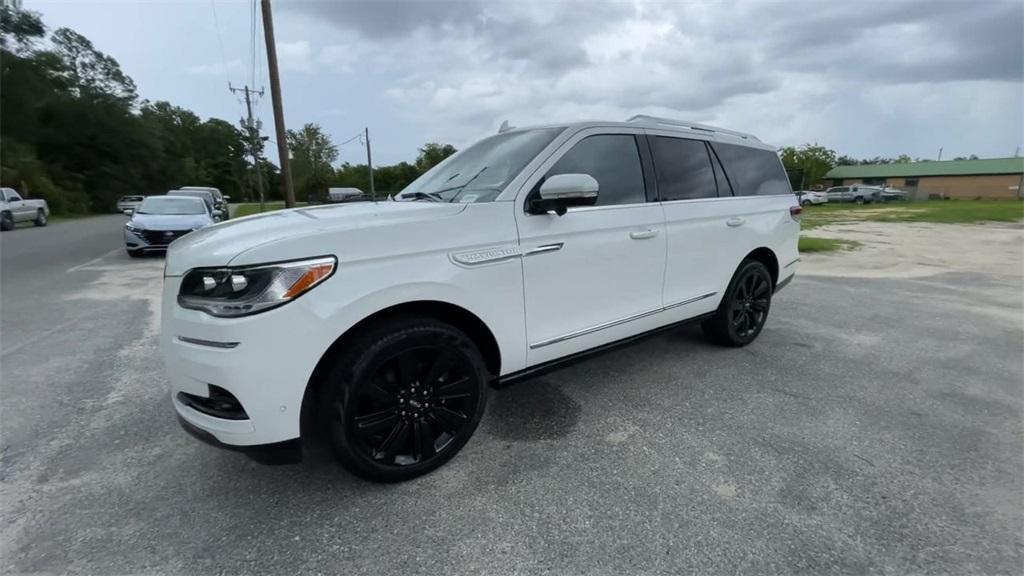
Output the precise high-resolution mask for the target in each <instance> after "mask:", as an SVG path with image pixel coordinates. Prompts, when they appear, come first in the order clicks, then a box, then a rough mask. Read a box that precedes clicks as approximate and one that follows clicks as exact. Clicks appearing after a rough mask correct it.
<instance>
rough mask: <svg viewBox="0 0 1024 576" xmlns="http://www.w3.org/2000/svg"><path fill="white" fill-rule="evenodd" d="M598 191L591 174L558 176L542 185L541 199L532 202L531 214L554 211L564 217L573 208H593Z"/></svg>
mask: <svg viewBox="0 0 1024 576" xmlns="http://www.w3.org/2000/svg"><path fill="white" fill-rule="evenodd" d="M597 191H598V184H597V180H594V177H593V176H591V175H590V174H556V175H555V176H551V177H549V178H547V179H545V180H544V183H543V184H541V186H540V194H539V198H538V197H534V198H532V199H531V200H530V206H529V209H530V213H531V214H547V213H548V212H550V211H552V210H554V212H555V214H558V215H559V216H562V215H563V214H565V212H566V210H567V209H568V208H569V207H571V206H593V205H594V204H595V203H596V202H597Z"/></svg>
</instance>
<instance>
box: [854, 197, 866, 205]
mask: <svg viewBox="0 0 1024 576" xmlns="http://www.w3.org/2000/svg"><path fill="white" fill-rule="evenodd" d="M853 203H854V204H864V197H863V196H857V197H856V198H854V199H853Z"/></svg>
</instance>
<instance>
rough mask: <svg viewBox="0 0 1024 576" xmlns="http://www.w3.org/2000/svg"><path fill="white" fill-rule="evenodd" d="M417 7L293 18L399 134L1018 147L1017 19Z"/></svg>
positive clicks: (979, 6)
mask: <svg viewBox="0 0 1024 576" xmlns="http://www.w3.org/2000/svg"><path fill="white" fill-rule="evenodd" d="M427 7H428V4H426V3H423V2H415V3H412V4H409V3H404V2H398V3H393V2H387V1H384V2H375V3H354V4H353V3H338V4H334V3H314V4H302V5H298V8H297V10H299V11H306V12H308V13H312V14H315V15H316V17H317V18H318V19H320V20H321V21H323V22H333V23H334V24H335V26H336V28H337V29H338V30H339V33H341V34H344V35H346V36H348V38H347V39H346V41H345V42H340V43H332V45H331V46H328V47H326V48H324V49H323V51H322V52H321V54H320V58H319V63H320V64H321V65H322V66H329V67H333V68H334V69H338V70H342V71H346V72H352V71H353V70H357V69H358V70H362V72H364V73H365V72H366V71H369V70H373V71H374V72H376V73H379V74H381V75H382V76H383V82H385V84H386V86H385V87H384V89H383V92H384V94H385V96H386V97H387V99H388V100H389V101H390V102H391V103H392V105H393V106H394V108H395V109H396V110H398V114H399V116H400V118H401V119H402V120H403V121H405V122H409V123H413V124H415V125H418V126H420V127H421V130H422V131H423V132H426V133H430V134H444V135H445V136H444V137H446V138H448V139H449V140H452V141H455V142H456V143H462V144H464V143H467V142H468V141H470V140H472V139H474V138H476V137H478V136H479V135H481V134H484V133H489V132H490V131H491V130H492V129H493V128H494V127H495V126H497V125H498V124H499V123H500V122H501V121H502V120H503V119H509V120H510V121H511V122H512V123H513V124H519V125H523V124H532V123H542V122H552V121H554V122H557V121H567V120H572V119H581V118H587V117H603V118H607V119H620V118H625V117H628V116H630V115H632V114H634V113H641V112H646V113H660V114H663V115H669V116H676V117H683V118H687V119H690V120H695V121H707V122H713V123H718V124H721V125H724V126H728V127H732V128H736V129H741V130H748V131H752V132H755V133H757V134H759V135H760V136H762V137H763V138H764V139H765V140H767V141H771V142H773V143H778V144H799V143H803V142H807V141H815V140H817V141H821V142H822V143H827V144H829V145H831V146H833V147H835V148H837V149H838V150H839V151H840V153H857V154H862V155H867V156H875V155H880V154H891V155H894V154H898V153H901V152H906V153H909V154H911V155H923V154H925V153H926V152H927V151H928V150H929V149H930V148H931V147H933V146H937V145H936V144H935V141H937V140H951V141H952V140H956V141H957V142H958V144H957V145H959V146H963V147H964V148H969V147H972V146H973V147H975V148H974V149H973V150H964V152H965V153H971V152H974V151H984V150H986V149H989V148H992V147H993V146H992V141H993V140H998V141H1001V142H1005V143H1012V144H1013V145H1016V144H1018V143H1019V142H1020V126H1021V119H1020V116H1021V112H1020V110H1021V108H1024V94H1022V85H1021V79H1022V75H1024V70H1022V67H1024V65H1022V63H1021V62H1022V56H1021V50H1020V47H1019V45H1018V44H1019V30H1020V28H1021V26H1022V25H1024V7H1022V5H1021V4H1020V3H1019V2H1012V1H1011V2H998V1H989V2H980V3H979V2H958V1H946V2H939V3H935V2H929V1H921V0H913V1H905V2H895V3H892V2H890V3H883V2H877V3H876V2H843V1H837V2H832V3H816V4H814V5H813V7H812V5H810V4H808V3H806V2H794V3H790V4H780V3H775V2H771V3H767V2H746V1H739V2H730V3H725V4H713V5H708V4H700V3H681V4H662V3H647V2H642V1H639V0H638V1H636V2H634V3H630V4H625V3H603V2H602V3H577V2H548V3H537V2H514V3H513V2H485V1H480V2H440V3H436V4H429V9H428V8H427ZM1014 30H1016V32H1014ZM1015 38H1016V39H1017V40H1014V39H1015ZM1015 42H1016V44H1015ZM368 58H372V59H373V64H372V66H370V65H367V64H366V62H365V60H366V59H368ZM968 94H973V95H974V96H973V98H974V99H973V101H972V100H970V99H966V95H968ZM947 95H948V96H949V97H947ZM980 102H984V103H985V104H986V106H991V107H983V106H979V105H978V104H977V103H980ZM1007 120H1010V122H1009V125H1008V123H1007ZM954 127H959V128H960V129H959V130H957V129H954ZM1009 147H1010V148H1012V147H1013V146H1012V145H1011V146H1009ZM1011 151H1012V150H1011ZM982 153H984V152H982Z"/></svg>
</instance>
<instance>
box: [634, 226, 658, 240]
mask: <svg viewBox="0 0 1024 576" xmlns="http://www.w3.org/2000/svg"><path fill="white" fill-rule="evenodd" d="M657 235H658V230H657V229H656V228H649V229H647V230H642V231H640V232H630V233H629V237H630V238H632V239H633V240H644V239H646V238H654V237H655V236H657Z"/></svg>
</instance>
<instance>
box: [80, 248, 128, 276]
mask: <svg viewBox="0 0 1024 576" xmlns="http://www.w3.org/2000/svg"><path fill="white" fill-rule="evenodd" d="M121 250H122V249H121V248H114V249H113V250H111V251H110V252H107V253H106V254H104V255H102V256H99V257H98V258H93V259H92V260H89V261H88V262H83V263H82V264H79V265H78V266H72V267H71V268H68V269H67V272H77V271H78V270H81V269H82V268H86V267H88V266H92V265H93V264H98V263H100V262H101V261H103V259H104V258H107V257H109V256H113V255H114V254H117V253H118V252H120V251H121Z"/></svg>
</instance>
